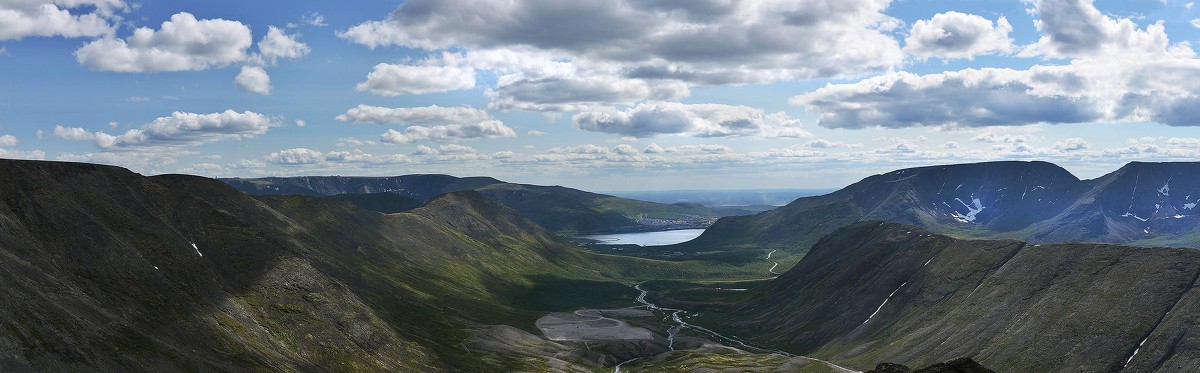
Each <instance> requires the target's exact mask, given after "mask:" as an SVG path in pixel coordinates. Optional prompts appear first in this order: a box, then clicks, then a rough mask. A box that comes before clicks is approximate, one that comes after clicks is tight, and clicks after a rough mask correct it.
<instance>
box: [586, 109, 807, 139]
mask: <svg viewBox="0 0 1200 373" xmlns="http://www.w3.org/2000/svg"><path fill="white" fill-rule="evenodd" d="M572 119H573V121H574V122H575V126H577V127H579V128H581V129H584V130H588V131H597V132H607V133H616V134H621V135H627V136H635V137H653V136H656V135H667V134H677V135H685V136H695V137H728V136H762V137H811V136H812V134H810V133H808V132H807V131H804V130H803V129H800V121H799V120H794V119H791V118H789V117H788V116H787V114H784V113H782V112H781V113H775V114H765V113H763V111H762V110H761V109H756V108H751V107H748V106H735V105H723V104H680V103H670V102H666V103H644V104H639V105H637V106H635V107H633V108H630V109H627V110H625V111H616V110H612V109H609V110H603V111H587V112H582V113H579V114H576V115H575V116H574V117H573V118H572Z"/></svg>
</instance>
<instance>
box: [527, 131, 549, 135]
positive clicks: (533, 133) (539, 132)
mask: <svg viewBox="0 0 1200 373" xmlns="http://www.w3.org/2000/svg"><path fill="white" fill-rule="evenodd" d="M525 134H527V135H529V136H545V135H546V133H545V132H542V131H538V130H529V132H526V133H525Z"/></svg>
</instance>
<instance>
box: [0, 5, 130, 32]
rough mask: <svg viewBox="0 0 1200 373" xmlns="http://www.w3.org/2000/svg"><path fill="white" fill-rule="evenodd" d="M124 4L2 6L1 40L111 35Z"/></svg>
mask: <svg viewBox="0 0 1200 373" xmlns="http://www.w3.org/2000/svg"><path fill="white" fill-rule="evenodd" d="M126 8H127V7H126V5H125V3H124V1H121V0H71V1H46V0H21V1H4V2H0V20H2V21H0V40H16V39H21V38H26V37H38V36H41V37H51V36H61V37H65V38H76V37H96V36H106V35H112V33H113V31H114V30H115V29H116V23H118V22H119V21H120V20H121V18H120V17H119V16H117V15H116V14H115V12H116V11H117V10H124V9H126Z"/></svg>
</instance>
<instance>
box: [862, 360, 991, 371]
mask: <svg viewBox="0 0 1200 373" xmlns="http://www.w3.org/2000/svg"><path fill="white" fill-rule="evenodd" d="M866 373H995V372H994V371H992V370H991V369H988V368H987V367H984V366H983V365H982V364H979V363H978V362H976V361H975V360H971V358H966V357H964V358H959V359H954V360H950V361H947V362H945V363H937V364H933V365H930V366H927V367H924V368H921V369H917V370H912V369H911V368H909V367H907V366H904V365H900V364H892V363H879V365H876V366H875V369H871V370H868V371H867V372H866Z"/></svg>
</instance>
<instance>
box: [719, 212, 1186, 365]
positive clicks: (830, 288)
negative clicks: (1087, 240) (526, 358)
mask: <svg viewBox="0 0 1200 373" xmlns="http://www.w3.org/2000/svg"><path fill="white" fill-rule="evenodd" d="M1197 276H1200V252H1196V251H1195V250H1190V249H1168V248H1136V247H1126V246H1115V245H1100V244H1052V245H1033V244H1026V243H1023V242H1020V241H1012V240H991V241H989V240H960V239H954V238H951V237H948V236H944V235H937V234H932V233H929V232H928V231H925V230H922V229H920V228H916V227H913V226H906V225H900V224H894V223H883V222H878V221H873V222H863V223H857V224H853V225H851V226H849V227H846V228H844V229H841V230H839V231H837V232H835V233H833V234H831V235H829V236H826V237H824V238H823V239H821V241H820V242H818V243H817V244H816V245H815V246H813V249H812V250H811V251H810V252H809V253H808V256H806V257H805V258H804V259H803V260H802V261H800V263H798V264H797V265H796V266H795V267H794V268H792V269H791V270H789V271H788V272H787V273H785V274H784V275H782V276H780V277H779V278H777V279H776V280H774V281H772V282H770V283H769V284H767V285H764V286H761V287H758V288H756V289H754V290H751V291H750V292H748V294H746V295H745V296H746V297H747V298H745V300H744V303H742V304H740V305H738V306H737V307H736V308H735V309H733V310H728V309H727V311H726V312H725V313H723V314H715V313H716V312H710V315H709V316H708V320H709V322H711V323H713V324H715V325H716V327H717V328H721V329H723V330H736V331H737V332H738V333H739V334H740V335H745V336H751V337H750V339H751V340H754V341H756V342H759V343H763V344H767V345H770V346H774V347H778V348H784V349H787V350H789V351H791V352H794V353H802V354H806V355H810V356H817V357H821V358H825V359H828V360H831V361H834V362H838V363H840V364H844V365H848V366H851V367H855V368H859V369H866V368H870V367H872V366H874V365H875V364H876V363H878V362H881V361H889V362H897V363H902V364H906V365H910V366H912V365H916V366H923V365H929V364H933V363H936V362H939V361H945V360H950V359H954V358H959V357H972V358H974V359H975V360H977V361H979V362H980V363H982V364H984V365H985V366H988V367H990V368H993V369H997V370H998V371H1118V370H1122V369H1126V370H1127V371H1153V370H1162V371H1181V369H1183V370H1186V369H1187V367H1194V366H1195V364H1197V362H1200V348H1197V347H1196V346H1200V344H1196V341H1197V338H1195V337H1193V336H1192V335H1191V333H1190V332H1191V331H1192V330H1194V329H1195V328H1196V326H1197V323H1196V322H1195V320H1197V318H1196V317H1197V316H1198V315H1200V307H1197V300H1196V297H1200V293H1198V292H1197V291H1196V290H1195V289H1196V288H1195V286H1196V279H1197ZM1143 339H1144V340H1145V344H1144V345H1142V346H1141V348H1140V350H1139V352H1138V353H1137V355H1136V356H1135V355H1134V350H1135V349H1138V348H1139V343H1141V341H1143ZM1131 356H1132V359H1130V357H1131ZM1127 360H1128V361H1129V365H1128V367H1126V361H1127Z"/></svg>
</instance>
